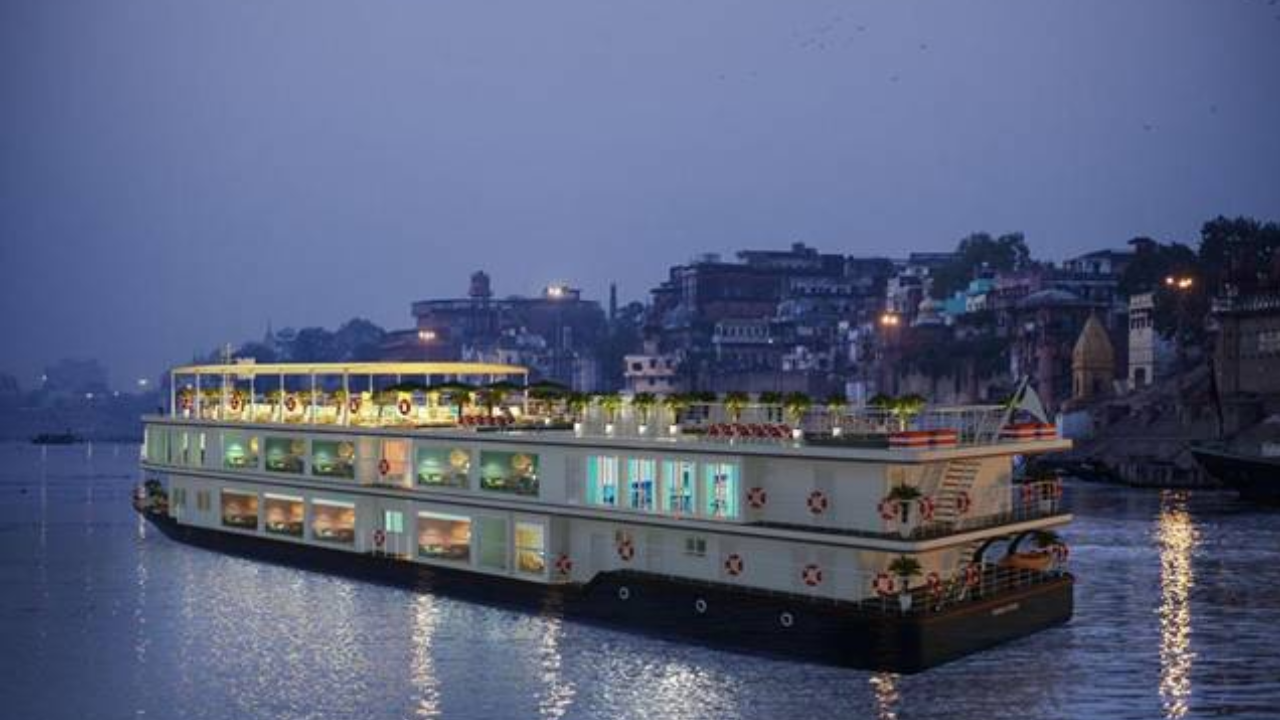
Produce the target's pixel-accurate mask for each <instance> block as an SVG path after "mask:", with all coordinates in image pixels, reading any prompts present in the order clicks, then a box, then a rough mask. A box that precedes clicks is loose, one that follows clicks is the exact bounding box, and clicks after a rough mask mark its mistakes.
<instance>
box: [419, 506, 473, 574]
mask: <svg viewBox="0 0 1280 720" xmlns="http://www.w3.org/2000/svg"><path fill="white" fill-rule="evenodd" d="M418 557H423V558H428V559H431V560H452V561H455V562H463V563H465V562H468V561H469V560H470V559H471V519H470V518H466V517H462V516H460V515H445V514H443V513H428V512H420V513H418Z"/></svg>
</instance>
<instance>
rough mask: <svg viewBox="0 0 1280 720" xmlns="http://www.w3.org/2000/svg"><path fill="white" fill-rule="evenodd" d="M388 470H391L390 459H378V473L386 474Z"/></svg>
mask: <svg viewBox="0 0 1280 720" xmlns="http://www.w3.org/2000/svg"><path fill="white" fill-rule="evenodd" d="M389 472H391V461H390V460H388V459H386V458H382V459H381V460H379V461H378V474H379V475H386V474H387V473H389Z"/></svg>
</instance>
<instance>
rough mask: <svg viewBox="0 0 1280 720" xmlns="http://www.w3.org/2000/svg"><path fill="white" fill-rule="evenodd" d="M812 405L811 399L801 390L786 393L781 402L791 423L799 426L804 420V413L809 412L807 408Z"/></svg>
mask: <svg viewBox="0 0 1280 720" xmlns="http://www.w3.org/2000/svg"><path fill="white" fill-rule="evenodd" d="M812 406H813V400H811V399H810V398H809V396H808V395H805V394H804V393H801V392H794V393H791V394H789V395H787V397H786V399H784V400H783V402H782V407H783V409H784V410H785V411H786V413H787V417H788V418H789V419H790V420H791V424H792V425H795V426H797V427H798V426H799V425H800V423H801V422H803V421H804V414H805V413H807V412H809V408H810V407H812Z"/></svg>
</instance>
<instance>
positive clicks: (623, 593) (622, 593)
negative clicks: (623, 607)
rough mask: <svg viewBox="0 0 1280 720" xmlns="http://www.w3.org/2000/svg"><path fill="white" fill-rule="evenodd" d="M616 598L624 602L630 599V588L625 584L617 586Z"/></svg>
mask: <svg viewBox="0 0 1280 720" xmlns="http://www.w3.org/2000/svg"><path fill="white" fill-rule="evenodd" d="M618 599H619V600H622V601H624V602H625V601H627V600H630V599H631V588H629V587H627V586H626V585H623V586H622V587H620V588H618Z"/></svg>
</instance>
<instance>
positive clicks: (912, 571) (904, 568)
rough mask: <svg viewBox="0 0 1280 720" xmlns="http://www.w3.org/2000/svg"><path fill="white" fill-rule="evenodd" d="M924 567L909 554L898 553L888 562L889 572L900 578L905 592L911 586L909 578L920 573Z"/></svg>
mask: <svg viewBox="0 0 1280 720" xmlns="http://www.w3.org/2000/svg"><path fill="white" fill-rule="evenodd" d="M923 571H924V568H922V567H921V566H920V561H919V560H916V559H915V558H913V557H911V556H910V555H899V556H898V557H896V558H894V560H893V562H891V563H889V572H891V573H893V574H894V575H897V576H898V577H900V578H902V591H903V592H907V591H908V590H909V589H910V586H911V578H913V577H915V576H917V575H920V574H921V573H922V572H923Z"/></svg>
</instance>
